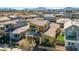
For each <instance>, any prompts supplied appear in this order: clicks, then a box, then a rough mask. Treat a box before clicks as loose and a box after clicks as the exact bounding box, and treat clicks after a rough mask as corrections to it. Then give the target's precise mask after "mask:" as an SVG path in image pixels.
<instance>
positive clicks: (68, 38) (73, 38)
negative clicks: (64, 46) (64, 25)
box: [66, 36, 78, 41]
mask: <svg viewBox="0 0 79 59" xmlns="http://www.w3.org/2000/svg"><path fill="white" fill-rule="evenodd" d="M66 39H67V40H74V41H77V40H78V39H77V37H76V36H66Z"/></svg>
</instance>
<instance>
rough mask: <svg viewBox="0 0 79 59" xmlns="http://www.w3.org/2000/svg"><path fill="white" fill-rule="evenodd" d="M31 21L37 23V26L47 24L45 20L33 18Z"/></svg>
mask: <svg viewBox="0 0 79 59" xmlns="http://www.w3.org/2000/svg"><path fill="white" fill-rule="evenodd" d="M31 23H33V24H35V25H38V26H45V24H47V23H48V21H47V20H34V21H33V22H31Z"/></svg>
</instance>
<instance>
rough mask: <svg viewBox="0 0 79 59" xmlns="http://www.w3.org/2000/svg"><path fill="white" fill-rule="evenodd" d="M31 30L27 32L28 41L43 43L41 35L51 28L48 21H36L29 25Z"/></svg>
mask: <svg viewBox="0 0 79 59" xmlns="http://www.w3.org/2000/svg"><path fill="white" fill-rule="evenodd" d="M29 26H30V29H29V31H28V32H26V38H27V39H28V40H37V41H38V42H40V43H41V33H42V32H44V31H46V30H47V29H48V28H49V24H48V21H47V20H34V21H31V22H30V23H29Z"/></svg>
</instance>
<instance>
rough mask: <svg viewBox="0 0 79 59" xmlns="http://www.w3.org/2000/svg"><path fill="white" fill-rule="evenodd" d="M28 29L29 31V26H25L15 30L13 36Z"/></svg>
mask: <svg viewBox="0 0 79 59" xmlns="http://www.w3.org/2000/svg"><path fill="white" fill-rule="evenodd" d="M28 29H29V26H28V25H27V26H23V27H20V28H17V29H15V30H14V31H13V32H12V33H13V34H20V33H22V32H25V31H27V30H28Z"/></svg>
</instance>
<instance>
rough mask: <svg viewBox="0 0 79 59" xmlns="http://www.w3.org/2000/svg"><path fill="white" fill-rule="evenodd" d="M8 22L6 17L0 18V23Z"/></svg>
mask: <svg viewBox="0 0 79 59" xmlns="http://www.w3.org/2000/svg"><path fill="white" fill-rule="evenodd" d="M9 20H11V19H10V18H8V17H0V22H3V21H9Z"/></svg>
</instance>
